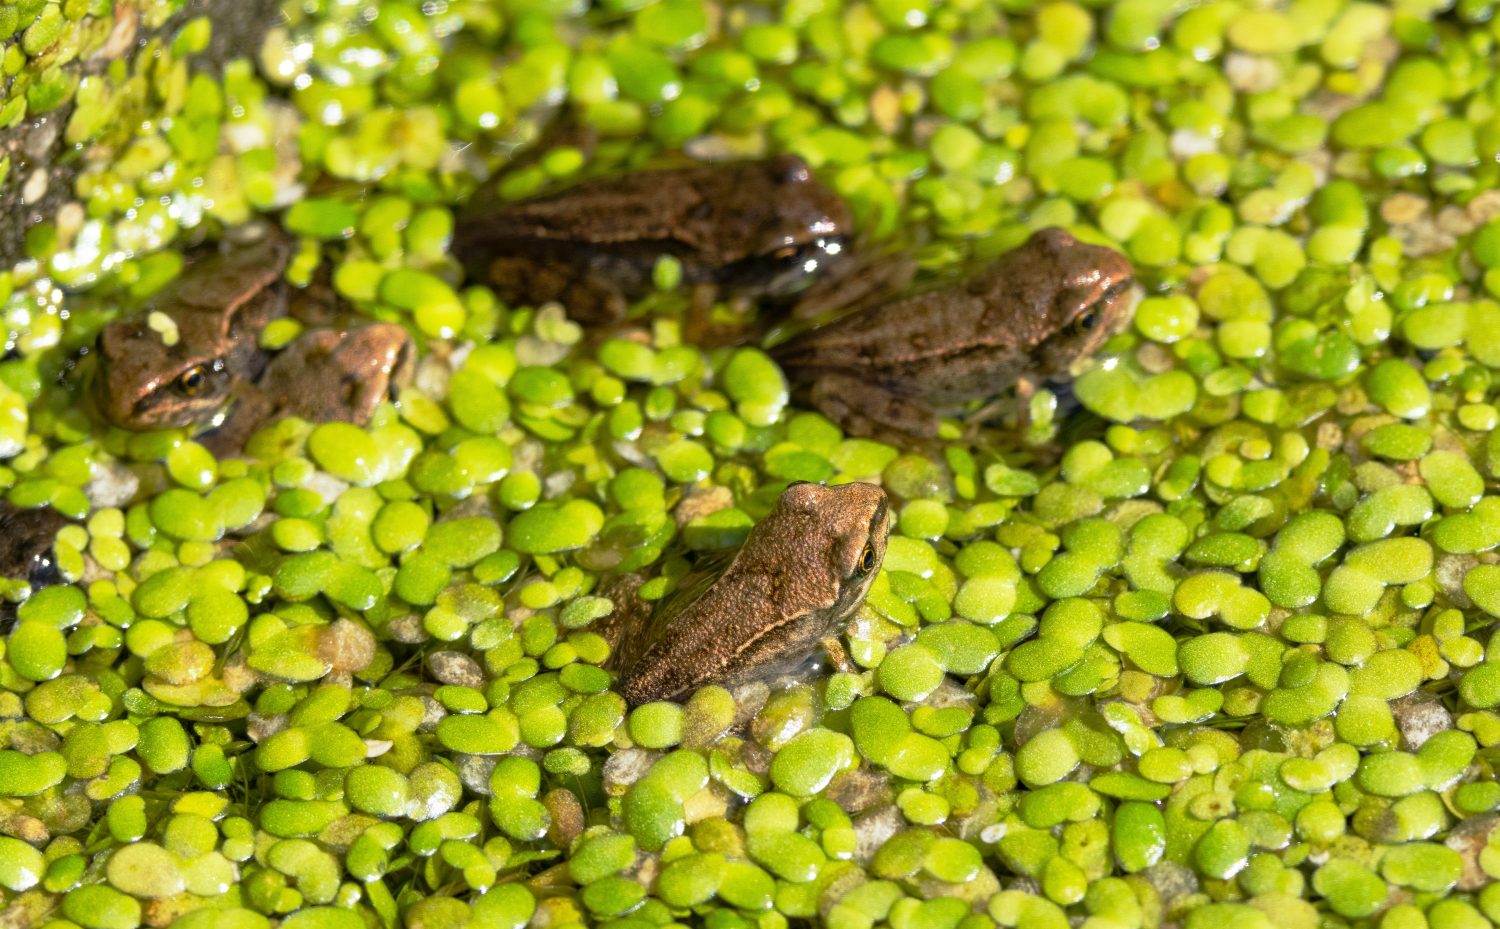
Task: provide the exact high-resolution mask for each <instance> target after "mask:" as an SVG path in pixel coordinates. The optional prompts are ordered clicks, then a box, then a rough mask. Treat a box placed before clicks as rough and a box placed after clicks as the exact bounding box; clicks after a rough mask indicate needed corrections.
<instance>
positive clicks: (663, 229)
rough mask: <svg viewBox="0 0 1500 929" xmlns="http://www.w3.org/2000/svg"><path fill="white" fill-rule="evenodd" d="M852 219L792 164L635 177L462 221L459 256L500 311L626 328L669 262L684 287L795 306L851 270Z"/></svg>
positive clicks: (495, 208) (790, 159)
mask: <svg viewBox="0 0 1500 929" xmlns="http://www.w3.org/2000/svg"><path fill="white" fill-rule="evenodd" d="M850 225H851V222H850V218H849V211H848V208H847V207H846V206H845V205H844V203H843V201H841V200H840V199H839V198H838V197H836V196H835V195H834V194H833V193H832V192H831V191H829V190H828V189H827V188H826V187H824V186H823V185H821V184H819V183H818V181H817V179H816V178H814V177H813V176H812V173H811V172H810V171H809V170H808V167H807V165H806V164H805V163H804V162H803V161H802V160H801V159H799V158H796V157H794V156H792V155H781V156H778V157H775V158H769V159H765V160H760V161H740V162H728V163H720V164H704V165H696V166H692V167H685V168H668V169H661V170H652V171H637V172H633V173H629V174H623V175H619V176H616V177H606V178H600V179H597V180H591V181H585V182H583V183H581V184H578V185H576V186H574V187H571V188H569V189H567V190H564V191H561V192H559V193H556V194H550V195H546V196H542V197H536V198H534V199H531V200H526V201H522V202H519V203H514V204H499V205H496V204H494V203H493V202H492V201H485V202H480V203H477V204H476V205H475V206H473V207H472V208H471V209H470V210H468V211H467V212H466V213H465V214H464V215H462V216H461V217H460V218H459V220H458V223H457V225H456V228H455V229H454V236H453V253H454V255H455V256H456V257H458V259H459V260H460V261H461V262H463V264H464V266H465V267H466V268H468V270H469V272H470V274H471V275H473V276H474V277H476V278H480V279H483V280H485V281H486V282H487V283H489V284H490V286H492V287H493V288H494V289H495V292H496V293H497V294H498V295H499V296H500V298H501V299H503V300H505V301H506V302H507V303H511V304H517V305H529V306H537V305H540V304H542V303H546V302H549V301H557V302H559V303H561V304H562V305H563V307H564V308H565V309H566V310H567V312H568V315H569V316H571V317H572V318H573V319H574V320H576V321H578V322H582V323H591V324H597V323H608V322H614V321H617V320H620V319H622V318H623V317H624V316H625V312H626V310H627V309H628V308H629V306H630V304H631V303H632V302H633V301H635V300H638V299H640V298H641V297H644V296H646V295H647V294H649V293H650V292H651V291H652V289H653V282H652V271H653V269H654V268H655V266H656V263H657V261H658V260H660V259H661V258H662V257H663V256H667V255H671V256H673V257H675V258H676V259H677V260H678V261H679V262H680V263H681V265H682V278H683V282H684V283H685V284H689V285H696V286H700V287H708V288H711V289H713V290H714V291H716V292H720V293H723V294H727V295H734V296H739V297H746V298H753V299H764V300H770V301H777V300H787V299H789V298H791V297H793V296H795V295H796V294H798V293H799V292H801V291H802V290H804V289H805V288H807V287H808V286H809V285H811V284H812V283H813V282H814V281H815V280H816V279H818V278H819V277H820V276H822V275H824V274H826V273H828V272H830V271H832V270H834V269H835V267H836V266H837V265H840V264H842V263H843V262H844V261H845V259H846V255H847V247H848V237H849V229H850Z"/></svg>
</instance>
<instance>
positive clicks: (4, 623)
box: [0, 501, 68, 631]
mask: <svg viewBox="0 0 1500 929" xmlns="http://www.w3.org/2000/svg"><path fill="white" fill-rule="evenodd" d="M67 524H68V520H67V518H66V517H64V516H63V515H62V514H61V513H59V512H57V511H56V510H54V509H52V508H51V507H35V508H29V509H22V508H21V507H18V506H16V505H15V504H13V503H7V502H5V501H0V577H4V578H10V579H11V580H22V581H26V582H27V583H29V584H30V585H31V587H32V589H33V590H35V589H37V588H41V587H50V586H52V585H53V584H56V583H58V582H59V581H60V580H61V579H62V578H61V576H60V575H59V574H58V572H57V565H56V564H55V563H54V562H53V560H52V545H53V543H54V542H56V540H57V533H58V530H60V529H62V527H64V526H66V525H67ZM15 618H16V605H15V604H13V603H0V631H4V630H5V629H8V628H10V626H11V624H12V623H14V622H15Z"/></svg>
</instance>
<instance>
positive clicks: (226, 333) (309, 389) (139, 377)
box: [93, 233, 413, 454]
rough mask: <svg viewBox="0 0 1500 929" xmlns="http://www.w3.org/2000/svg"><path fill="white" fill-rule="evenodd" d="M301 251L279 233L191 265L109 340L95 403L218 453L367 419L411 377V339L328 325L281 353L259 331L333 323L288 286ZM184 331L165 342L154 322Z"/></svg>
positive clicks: (129, 425)
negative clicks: (285, 432)
mask: <svg viewBox="0 0 1500 929" xmlns="http://www.w3.org/2000/svg"><path fill="white" fill-rule="evenodd" d="M291 254H292V243H291V240H290V239H289V238H287V237H286V236H284V235H281V234H279V233H276V234H271V235H267V236H266V237H264V238H262V239H261V240H260V241H258V242H255V243H252V244H250V245H245V246H240V247H237V248H234V249H232V250H228V251H218V252H215V253H213V254H211V255H209V256H207V257H204V258H200V259H199V260H197V261H195V262H193V263H192V264H190V265H189V266H188V267H187V268H186V269H185V270H184V271H183V273H182V274H181V275H180V276H178V278H177V279H176V280H174V281H173V282H172V283H171V284H169V285H167V286H166V287H165V288H163V289H162V290H161V291H160V292H158V293H157V294H156V295H155V296H154V297H153V298H152V299H151V301H150V302H149V303H148V304H147V305H146V306H145V307H143V308H142V309H141V311H140V312H138V313H135V314H132V315H131V316H129V317H125V318H122V319H118V320H115V321H113V322H111V323H109V324H108V325H106V326H105V327H104V329H103V330H102V331H101V332H100V335H99V342H98V352H97V354H98V368H97V370H96V372H95V375H94V381H93V394H94V402H95V405H96V407H97V408H98V409H99V412H100V413H101V414H102V415H103V417H104V419H105V420H107V421H108V422H110V423H111V424H112V425H115V426H119V427H120V428H122V429H130V430H134V431H150V430H153V429H170V428H193V429H195V430H200V431H202V433H203V434H202V435H200V437H199V441H201V442H203V444H204V445H206V446H207V447H208V448H209V449H210V450H212V451H214V452H215V453H216V454H230V453H234V452H237V451H239V450H240V448H241V447H242V446H243V444H244V441H245V439H247V438H248V437H249V436H250V435H251V434H252V433H254V432H255V430H256V429H258V428H260V426H262V425H264V424H265V423H267V422H270V421H271V420H273V419H277V418H280V417H282V416H299V417H301V418H303V419H306V420H309V421H312V422H329V421H333V420H342V421H345V422H352V423H356V424H363V423H365V422H367V421H368V420H369V418H370V415H371V414H372V413H373V412H374V411H375V408H376V407H377V406H379V405H380V403H381V401H383V400H385V399H387V398H389V397H391V396H393V395H394V392H395V390H397V389H398V388H399V387H400V386H401V385H402V384H404V383H405V382H406V381H407V380H409V378H410V375H411V370H412V366H413V349H412V344H411V338H410V336H409V335H408V334H407V333H406V330H404V329H403V328H401V327H400V326H398V325H395V324H393V323H366V324H351V325H345V326H339V325H334V326H320V328H314V329H310V330H308V331H307V332H304V333H303V334H302V335H301V336H300V337H298V338H297V339H296V340H295V341H294V342H293V343H292V344H291V345H289V346H287V347H286V348H284V349H282V350H281V351H279V352H276V353H274V354H273V353H270V352H266V351H264V350H263V349H261V348H260V346H259V338H260V333H261V330H262V329H264V328H265V326H266V325H267V324H268V323H270V322H272V321H273V320H276V319H280V318H282V317H284V316H287V315H292V316H296V317H298V318H299V319H303V320H304V321H306V322H313V323H319V324H321V323H324V322H327V321H328V320H327V319H325V318H320V317H326V316H328V315H329V314H327V313H326V312H320V311H319V309H318V308H314V307H312V306H311V305H310V304H311V301H310V300H305V299H304V297H305V295H304V294H302V293H301V292H294V291H293V289H292V288H291V287H290V286H289V285H288V284H287V283H286V281H285V280H284V279H283V277H282V274H283V272H284V271H285V270H286V266H287V263H288V261H290V259H291ZM153 312H160V313H162V314H164V315H166V316H168V317H170V318H171V319H172V321H173V322H174V323H175V324H176V327H177V340H176V342H175V343H173V344H171V345H168V344H167V342H166V340H165V339H164V338H163V336H162V334H161V333H160V332H157V331H156V330H154V329H152V328H151V327H150V325H149V324H148V317H149V316H150V314H151V313H153Z"/></svg>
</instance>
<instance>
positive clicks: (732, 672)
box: [601, 481, 890, 704]
mask: <svg viewBox="0 0 1500 929" xmlns="http://www.w3.org/2000/svg"><path fill="white" fill-rule="evenodd" d="M889 534H890V517H889V513H888V510H887V505H886V496H885V491H883V490H881V489H880V488H879V487H877V486H875V485H874V484H842V485H839V486H837V487H825V486H823V485H821V484H811V483H807V482H804V481H799V482H796V483H794V484H791V485H790V486H788V487H787V488H786V490H785V491H783V492H782V495H781V499H780V500H778V501H777V503H776V507H775V508H774V509H773V510H772V511H771V512H770V514H769V515H767V516H766V518H765V519H763V520H761V521H760V522H759V523H757V524H756V525H755V528H753V529H752V530H751V531H750V535H749V537H748V538H746V540H745V544H744V545H743V546H742V547H741V548H740V549H739V551H738V552H736V553H735V554H734V556H733V559H732V560H730V561H729V562H728V564H727V566H725V567H724V568H723V570H722V571H721V572H702V573H699V574H694V575H689V576H688V577H687V578H685V579H684V580H683V581H682V583H681V584H680V585H679V586H678V587H677V589H676V591H674V592H673V594H671V595H670V596H669V597H667V598H666V599H664V600H662V601H661V602H659V603H657V604H656V605H655V608H654V609H652V608H651V607H650V606H649V605H647V604H645V603H644V602H643V601H641V600H640V599H639V598H638V597H636V596H635V593H636V590H637V589H638V588H639V587H640V584H641V578H639V577H638V576H636V575H624V576H623V577H620V578H617V579H616V580H615V582H614V583H613V584H611V585H609V586H608V587H606V588H605V589H604V590H603V591H602V592H603V593H604V594H605V595H606V596H609V597H611V599H613V600H614V601H615V603H616V608H615V611H614V612H613V613H612V614H611V615H610V616H609V617H608V618H607V619H606V620H605V621H604V624H603V629H602V630H601V631H602V634H603V635H604V636H605V637H606V638H608V639H610V640H611V641H612V643H613V644H614V646H615V651H614V659H613V663H614V666H615V667H616V669H618V670H619V672H620V691H621V693H622V694H624V696H625V699H626V700H628V701H629V702H630V703H632V704H640V703H648V702H650V701H653V700H677V699H681V698H683V697H686V696H688V695H689V694H691V693H692V692H693V691H694V690H695V689H697V688H698V687H701V686H703V685H705V684H714V683H718V684H723V683H733V682H736V681H740V680H744V679H746V678H751V677H764V676H771V675H774V674H778V673H784V672H787V671H791V670H793V669H795V668H796V667H797V666H798V665H800V664H802V663H804V662H805V661H806V660H807V659H808V657H809V656H811V655H812V653H813V652H814V651H815V650H816V649H817V648H818V646H819V645H820V644H821V645H823V646H824V647H825V648H827V649H828V650H829V652H830V654H832V655H834V656H835V660H838V659H839V658H841V657H842V655H843V650H842V648H840V647H839V646H838V644H837V636H838V635H839V634H840V633H841V632H842V631H843V627H844V624H845V623H846V622H847V621H848V619H849V618H850V617H851V616H852V615H853V614H854V612H855V611H856V610H857V609H858V608H859V606H860V604H861V603H863V602H864V599H865V594H866V593H868V592H869V589H870V584H871V582H872V581H874V579H875V574H876V572H878V571H879V570H880V564H881V562H882V561H883V560H884V558H885V544H886V537H887V536H888V535H889Z"/></svg>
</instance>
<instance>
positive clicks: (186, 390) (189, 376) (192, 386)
mask: <svg viewBox="0 0 1500 929" xmlns="http://www.w3.org/2000/svg"><path fill="white" fill-rule="evenodd" d="M174 386H176V388H177V390H178V392H180V393H181V394H182V395H183V396H185V397H196V396H198V394H199V393H201V392H202V391H203V388H205V387H207V386H208V368H207V367H205V366H204V365H193V366H192V367H191V368H188V369H187V370H186V371H184V372H182V373H181V374H179V375H178V376H177V381H176V383H175V385H174Z"/></svg>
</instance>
